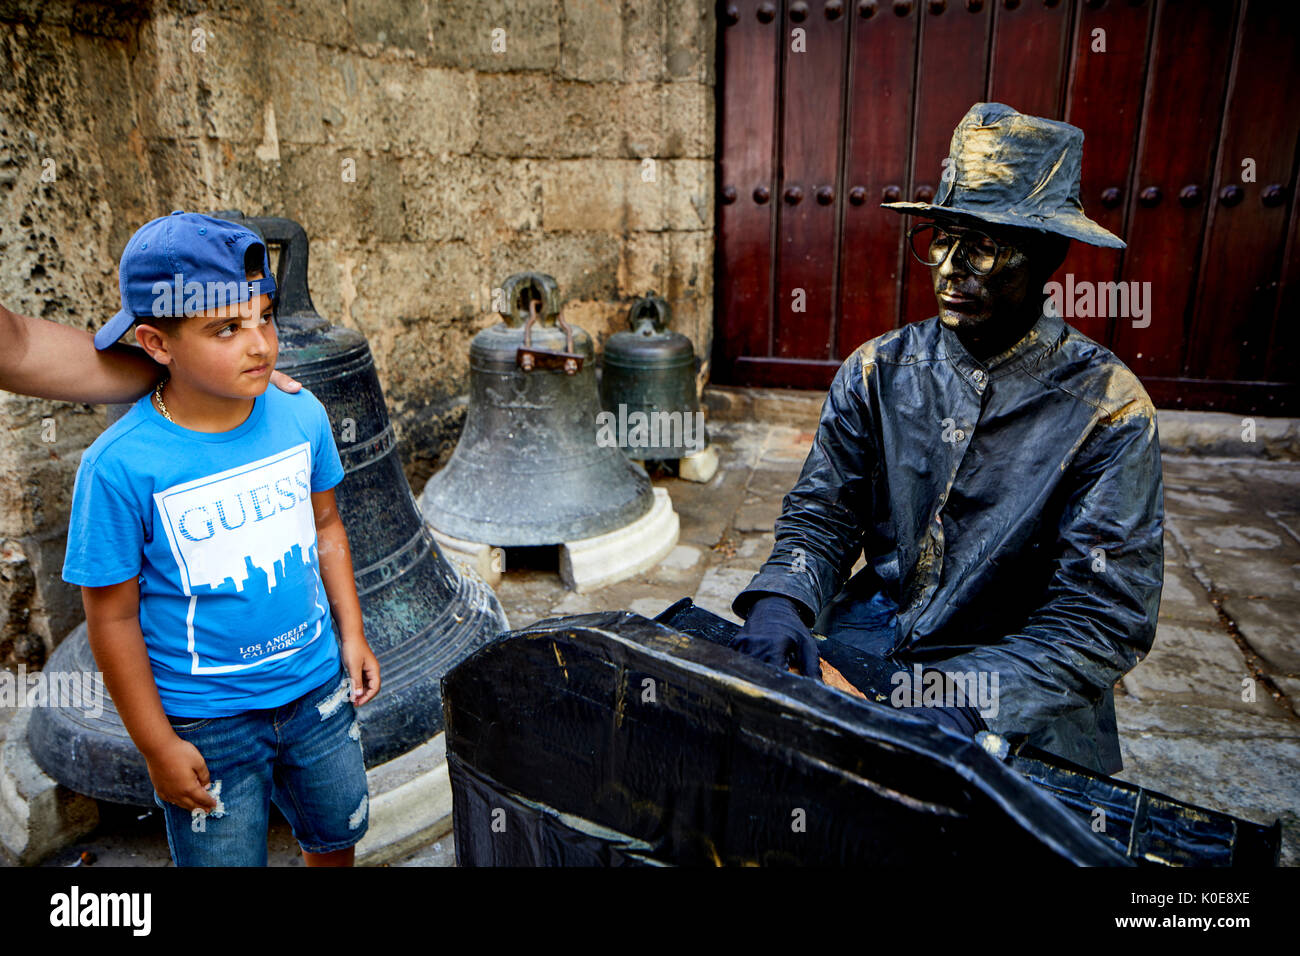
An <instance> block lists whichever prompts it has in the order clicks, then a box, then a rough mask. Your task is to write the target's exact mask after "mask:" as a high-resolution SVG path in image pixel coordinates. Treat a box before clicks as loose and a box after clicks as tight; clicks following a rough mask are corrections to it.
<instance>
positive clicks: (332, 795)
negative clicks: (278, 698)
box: [154, 664, 370, 866]
mask: <svg viewBox="0 0 1300 956" xmlns="http://www.w3.org/2000/svg"><path fill="white" fill-rule="evenodd" d="M349 688H350V680H349V678H348V676H347V672H346V671H344V669H343V667H342V665H341V664H340V666H339V671H338V673H337V674H336V675H335V676H334V677H332V678H330V680H329V681H327V682H326V683H324V684H322V685H321V686H320V687H317V688H316V689H315V690H313V691H310V692H308V693H306V694H303V695H302V696H301V697H299V698H298V699H297V700H294V701H291V702H290V703H287V704H284V705H282V706H280V707H273V708H270V709H267V710H250V711H246V712H244V713H242V714H236V715H234V716H233V717H210V718H206V719H203V720H187V719H185V718H168V719H169V720H170V721H171V725H172V730H174V731H175V732H176V735H177V736H178V737H180V738H181V739H182V740H186V741H189V742H190V743H192V744H193V745H194V746H195V747H197V748H198V751H199V753H200V754H201V755H202V756H203V760H204V762H205V763H207V765H208V779H209V781H210V782H209V784H208V792H209V793H211V794H212V796H213V797H215V798H216V800H217V808H216V809H215V810H212V811H210V812H204V811H202V810H193V811H190V810H185V809H182V808H181V807H178V806H176V805H175V804H173V803H167V802H166V801H164V800H163V799H162V798H161V797H159V796H158V794H157V793H155V794H154V802H155V803H156V804H158V806H159V807H161V808H162V810H163V816H164V818H165V820H166V824H167V845H168V846H169V847H170V848H171V854H172V860H173V861H174V862H175V864H176V865H177V866H266V860H267V827H268V825H269V818H270V804H271V801H274V802H275V805H276V806H277V807H279V808H280V812H281V813H283V814H284V816H285V818H286V819H287V820H288V821H289V825H290V826H291V827H292V828H293V835H294V837H295V838H296V839H297V840H298V844H299V845H300V846H301V847H302V848H303V849H304V850H306V851H307V852H308V853H328V852H330V851H333V850H342V849H346V848H347V847H350V846H353V845H355V844H356V843H357V841H358V840H360V839H361V838H362V837H363V836H364V835H365V833H366V829H367V828H368V827H369V823H370V815H369V809H370V807H369V804H370V799H369V789H368V787H367V785H366V768H365V760H364V758H363V755H362V751H361V728H360V725H359V724H358V723H357V715H356V708H355V707H354V706H353V705H352V701H351V698H350V694H349Z"/></svg>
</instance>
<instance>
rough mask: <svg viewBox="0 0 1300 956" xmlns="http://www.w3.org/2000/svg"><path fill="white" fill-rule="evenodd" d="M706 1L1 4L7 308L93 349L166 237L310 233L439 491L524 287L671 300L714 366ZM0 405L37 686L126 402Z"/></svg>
mask: <svg viewBox="0 0 1300 956" xmlns="http://www.w3.org/2000/svg"><path fill="white" fill-rule="evenodd" d="M713 6H714V5H713V4H712V3H711V2H709V0H622V2H620V0H426V2H395V0H387V2H384V0H348V2H341V0H334V2H325V0H292V2H286V0H240V2H231V0H214V2H210V3H201V2H196V0H191V2H185V0H158V2H136V3H114V4H107V3H85V2H82V3H72V2H69V0H0V302H3V303H4V304H5V305H6V306H7V307H9V308H10V309H12V310H14V311H17V312H21V313H25V314H29V315H41V316H45V317H48V318H51V319H54V320H56V321H60V322H65V323H68V324H72V325H75V326H78V327H81V328H85V329H95V328H97V327H98V326H99V325H100V324H102V322H103V321H104V320H105V319H106V318H107V317H108V316H109V315H111V314H112V313H113V312H114V311H115V310H116V309H117V307H118V292H117V260H118V256H119V255H120V253H121V250H122V247H123V246H124V245H125V243H126V240H127V239H128V238H129V237H130V235H131V233H132V232H133V231H134V230H135V229H136V228H137V227H138V226H139V225H141V224H142V223H144V222H145V221H147V220H149V219H151V218H153V217H155V216H159V215H164V214H166V213H167V212H169V211H171V210H172V209H180V208H184V209H189V210H196V211H211V210H217V209H231V208H233V209H240V210H242V211H243V212H245V213H246V214H248V215H284V216H288V217H290V218H292V219H296V220H298V221H299V222H301V223H302V224H303V226H304V227H305V228H306V230H307V234H308V236H309V237H310V239H311V242H312V247H311V268H310V281H311V289H312V294H313V297H314V299H315V303H316V306H317V309H318V310H319V311H320V312H321V313H322V314H323V315H325V316H326V317H327V318H329V319H330V320H331V321H334V322H337V323H340V324H343V325H347V326H350V327H353V328H356V329H358V330H360V331H361V332H363V333H364V334H365V335H366V336H367V337H368V338H369V341H370V346H371V348H372V350H373V351H374V354H375V360H376V364H377V366H378V370H379V376H380V381H381V383H382V384H383V387H384V389H385V392H386V395H387V399H388V404H389V407H390V410H391V411H392V414H393V418H394V421H395V423H396V425H397V427H398V433H399V435H400V436H401V440H402V446H401V450H402V454H403V457H404V460H405V462H406V464H407V471H408V475H409V476H410V478H411V481H412V486H413V488H414V490H416V491H417V492H418V491H419V489H420V487H421V486H422V484H423V481H424V480H425V479H427V477H428V475H429V474H430V473H431V472H432V471H433V470H434V469H435V468H436V467H437V466H438V465H439V464H440V463H441V462H442V461H443V460H445V457H446V455H447V454H449V452H450V449H451V447H452V446H453V445H454V442H455V437H456V434H457V432H458V429H459V426H460V423H461V421H462V419H463V414H464V398H463V396H464V393H465V391H466V385H467V375H468V368H467V360H468V347H469V341H470V339H471V337H472V336H473V335H474V333H475V332H476V331H478V330H479V329H481V328H484V327H485V326H487V325H489V324H491V323H492V322H494V321H495V318H494V317H493V316H492V315H491V314H490V313H489V307H490V304H491V290H492V289H493V287H495V286H499V285H500V282H501V280H502V279H504V278H505V277H506V276H507V275H509V274H510V273H512V272H517V271H521V270H524V269H536V270H540V271H544V272H549V273H551V274H552V275H554V276H555V277H556V279H557V280H558V281H559V283H560V287H561V292H562V294H563V295H564V296H565V297H566V300H567V301H568V306H567V309H566V313H565V314H566V317H567V318H568V319H569V320H570V321H573V322H576V323H577V324H578V325H581V326H582V327H584V328H586V329H587V330H588V331H590V332H591V333H592V334H593V335H595V336H597V338H598V339H600V340H602V341H603V339H604V338H605V337H606V336H607V335H608V334H609V332H611V331H616V330H617V329H618V328H621V327H622V321H623V316H624V315H625V314H626V310H627V305H628V303H629V302H630V300H631V298H632V297H634V296H635V295H638V294H641V293H642V292H644V291H645V290H647V289H649V288H654V289H656V290H657V291H659V292H660V294H662V295H665V296H666V298H667V299H668V300H669V302H670V303H671V304H672V306H673V307H674V309H675V314H676V323H675V327H676V328H677V329H678V330H679V331H682V332H684V333H685V334H687V335H689V336H690V337H691V338H692V340H693V341H694V343H695V346H696V350H697V354H698V355H699V356H700V357H701V358H702V359H704V358H706V357H707V355H708V350H709V346H710V332H711V315H712V255H713V249H712V242H713V231H712V230H713V212H712V210H713V171H712V157H713V150H714V105H713V83H714V53H713V51H714V15H713ZM494 43H495V46H496V49H494ZM502 44H503V45H504V49H501V47H502ZM51 177H52V179H51ZM0 347H3V345H0ZM706 374H707V367H706V368H705V369H704V371H703V372H702V377H701V380H703V376H704V375H706ZM0 402H2V403H3V409H4V413H5V414H4V418H3V422H4V424H3V430H2V431H0V542H2V544H0V614H4V615H5V617H4V620H5V628H4V632H3V634H0V666H4V665H9V666H12V665H15V664H16V663H18V662H20V661H23V662H26V663H27V664H28V665H29V666H33V665H39V663H40V661H41V660H42V659H43V657H44V655H45V653H46V652H47V651H48V649H49V648H50V647H52V645H53V643H54V642H57V641H58V640H59V639H60V638H61V637H62V635H63V634H64V633H66V632H67V631H68V630H69V629H70V628H71V627H72V626H73V625H74V624H75V622H76V621H77V620H78V619H79V617H80V614H81V606H80V599H79V597H78V595H77V593H76V589H74V588H70V587H68V586H67V585H65V584H63V583H62V581H61V580H60V575H59V572H60V568H61V566H62V559H63V547H64V535H65V532H66V522H67V517H68V505H69V499H70V495H71V490H72V484H73V477H74V475H75V472H76V466H77V461H78V457H79V455H80V453H81V450H82V449H83V448H84V447H85V446H86V445H87V444H89V442H90V441H92V440H93V439H94V437H95V435H97V434H98V433H99V431H100V430H101V429H102V428H103V427H104V410H103V409H102V408H97V407H92V406H84V405H73V404H65V403H53V402H45V401H39V400H35V399H27V398H24V397H19V396H13V395H10V394H8V393H0Z"/></svg>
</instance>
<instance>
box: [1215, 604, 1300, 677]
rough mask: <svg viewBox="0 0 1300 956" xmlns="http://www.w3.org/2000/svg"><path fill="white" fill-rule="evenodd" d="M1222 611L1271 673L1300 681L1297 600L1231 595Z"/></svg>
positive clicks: (1299, 613) (1299, 632) (1298, 608)
mask: <svg viewBox="0 0 1300 956" xmlns="http://www.w3.org/2000/svg"><path fill="white" fill-rule="evenodd" d="M1223 610H1224V611H1225V612H1226V613H1227V615H1228V617H1229V618H1230V619H1231V620H1232V622H1233V623H1234V624H1235V625H1236V626H1237V630H1238V631H1239V632H1240V633H1241V636H1242V637H1243V638H1244V639H1245V640H1246V643H1247V644H1249V645H1250V647H1251V649H1252V650H1253V651H1254V652H1255V653H1256V654H1258V655H1259V656H1260V657H1261V658H1262V659H1263V660H1264V661H1265V663H1267V664H1268V665H1269V667H1270V669H1271V670H1272V672H1274V673H1276V674H1279V675H1282V674H1284V675H1289V676H1293V677H1300V596H1297V597H1296V598H1291V597H1281V598H1268V597H1264V596H1262V595H1260V596H1255V595H1246V596H1244V597H1243V596H1237V595H1232V596H1230V597H1226V598H1224V600H1223Z"/></svg>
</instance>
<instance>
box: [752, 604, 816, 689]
mask: <svg viewBox="0 0 1300 956" xmlns="http://www.w3.org/2000/svg"><path fill="white" fill-rule="evenodd" d="M731 646H732V648H733V649H734V650H737V651H740V652H742V653H744V654H748V655H749V656H750V657H756V658H758V659H759V660H760V661H766V662H767V663H769V664H772V665H774V666H776V667H780V668H785V667H787V666H789V665H791V664H793V665H794V666H796V667H797V668H798V669H799V673H801V674H803V675H804V676H805V677H813V678H815V679H817V680H820V679H821V676H822V668H821V661H820V655H819V654H818V653H817V639H816V638H815V637H813V636H812V632H811V631H809V630H808V625H807V624H805V623H804V622H803V618H802V617H800V616H799V606H798V605H797V604H795V602H794V601H792V600H790V598H788V597H783V596H781V595H780V594H769V595H767V596H766V597H761V598H759V599H758V600H757V601H755V602H754V605H753V607H751V608H750V609H749V616H748V617H747V618H745V624H744V626H743V627H742V628H741V629H740V630H739V631H737V632H736V637H735V639H734V640H733V641H732V642H731Z"/></svg>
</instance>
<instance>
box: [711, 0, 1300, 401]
mask: <svg viewBox="0 0 1300 956" xmlns="http://www.w3.org/2000/svg"><path fill="white" fill-rule="evenodd" d="M719 16H720V22H719V30H718V35H719V63H720V68H719V74H718V75H719V100H718V103H719V140H718V143H719V147H718V152H719V169H718V176H719V179H718V185H719V189H718V196H719V207H718V242H717V266H716V267H717V277H716V284H715V304H716V317H715V338H714V365H713V380H714V381H715V382H719V383H723V384H746V385H777V386H789V387H802V388H824V387H825V386H826V385H827V384H828V383H829V381H830V378H831V376H832V375H833V374H834V372H835V369H836V368H838V366H839V364H840V362H842V361H843V359H844V358H845V357H846V356H847V355H848V354H849V353H850V352H852V350H853V349H854V348H856V347H857V345H859V344H860V343H861V342H863V341H865V340H866V339H868V338H872V337H874V336H876V335H880V334H881V333H883V332H885V331H888V330H889V329H891V328H894V327H896V326H897V325H899V324H900V323H902V322H907V321H916V320H919V319H924V318H927V317H929V316H931V315H933V314H934V311H935V303H934V296H933V293H932V291H931V288H930V280H929V275H928V270H926V269H924V268H922V267H919V266H917V264H916V263H915V262H914V261H912V260H911V257H910V256H908V255H906V250H905V248H904V243H903V234H904V230H905V228H906V226H908V225H910V224H911V223H912V222H913V220H911V219H906V218H904V217H902V216H899V215H898V214H896V213H894V212H891V211H889V210H884V209H880V208H879V204H880V203H881V202H883V201H890V200H893V199H897V198H912V199H925V198H927V197H929V196H933V194H934V192H935V190H936V189H937V187H938V185H939V176H940V171H941V163H942V161H943V159H944V157H945V156H947V152H948V142H949V139H950V137H951V135H952V129H953V127H954V126H955V125H956V123H957V121H958V120H959V119H960V118H961V116H962V114H964V113H965V112H966V110H967V109H968V108H969V107H970V106H971V104H973V103H975V102H978V101H981V100H985V101H993V102H1002V103H1006V104H1008V105H1010V106H1012V107H1014V108H1016V109H1018V110H1021V111H1022V112H1026V113H1033V114H1036V115H1040V116H1049V117H1052V118H1055V119H1065V120H1067V121H1068V122H1070V123H1073V124H1075V125H1076V126H1079V127H1081V128H1082V129H1083V131H1084V135H1085V144H1084V162H1083V178H1082V184H1081V195H1082V199H1083V204H1084V208H1085V210H1086V211H1087V212H1088V214H1089V215H1090V216H1091V217H1092V218H1093V219H1096V220H1097V221H1098V222H1100V223H1101V224H1102V225H1104V226H1106V227H1107V228H1108V229H1110V230H1111V231H1113V232H1115V233H1116V234H1118V235H1120V236H1121V237H1123V238H1124V239H1125V240H1126V241H1127V242H1128V244H1129V245H1128V248H1127V249H1126V250H1122V251H1117V250H1107V249H1098V248H1094V247H1091V246H1087V245H1084V244H1082V243H1077V242H1076V243H1074V245H1073V247H1072V249H1071V253H1070V257H1069V259H1068V260H1067V261H1066V264H1065V265H1064V266H1063V267H1062V270H1061V273H1060V274H1059V275H1058V276H1057V278H1058V279H1063V278H1064V276H1065V274H1066V273H1069V274H1071V275H1072V276H1073V279H1074V281H1075V282H1076V283H1080V282H1092V283H1101V282H1117V281H1118V282H1122V283H1128V284H1130V285H1131V287H1132V288H1134V289H1137V288H1139V287H1142V288H1144V289H1146V290H1147V292H1146V296H1145V299H1146V313H1147V314H1146V316H1145V317H1143V318H1138V317H1136V316H1129V315H1125V316H1113V315H1096V314H1094V315H1087V314H1076V315H1072V316H1070V315H1068V316H1067V320H1068V321H1069V322H1070V323H1071V324H1072V325H1074V326H1075V327H1076V328H1078V329H1079V330H1080V331H1081V332H1083V333H1084V334H1086V335H1089V336H1091V337H1092V338H1094V339H1096V340H1097V341H1099V342H1101V343H1102V344H1104V345H1107V346H1108V347H1110V348H1112V349H1113V350H1114V351H1115V352H1116V353H1117V354H1118V355H1119V356H1120V358H1121V359H1123V360H1124V361H1125V362H1126V363H1128V365H1129V366H1130V367H1131V368H1132V369H1133V370H1134V371H1135V372H1137V373H1138V374H1139V375H1140V376H1141V377H1142V379H1143V381H1144V382H1145V383H1146V385H1147V388H1148V390H1149V391H1150V392H1151V394H1152V397H1153V398H1154V399H1155V401H1156V402H1157V404H1159V405H1161V406H1164V407H1171V406H1173V407H1177V406H1183V407H1189V408H1220V409H1230V410H1236V411H1242V412H1257V413H1261V414H1291V413H1294V412H1295V411H1296V410H1297V409H1300V361H1298V360H1297V357H1296V352H1295V350H1296V349H1297V348H1300V330H1298V329H1297V320H1300V315H1298V314H1297V311H1298V309H1300V289H1298V288H1297V283H1300V211H1298V209H1297V204H1296V203H1295V201H1294V196H1295V191H1296V175H1297V159H1298V155H1297V140H1298V138H1300V110H1298V109H1296V108H1295V107H1294V104H1295V103H1296V102H1297V101H1300V100H1298V97H1300V4H1291V3H1280V2H1270V0H1136V2H1135V0H1082V2H1077V0H1076V2H1070V0H1000V2H994V0H928V2H922V3H912V2H909V0H879V2H877V0H818V2H802V0H786V2H776V0H750V2H739V0H737V2H732V3H723V4H721V5H720V7H719ZM1132 284H1136V285H1132Z"/></svg>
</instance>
